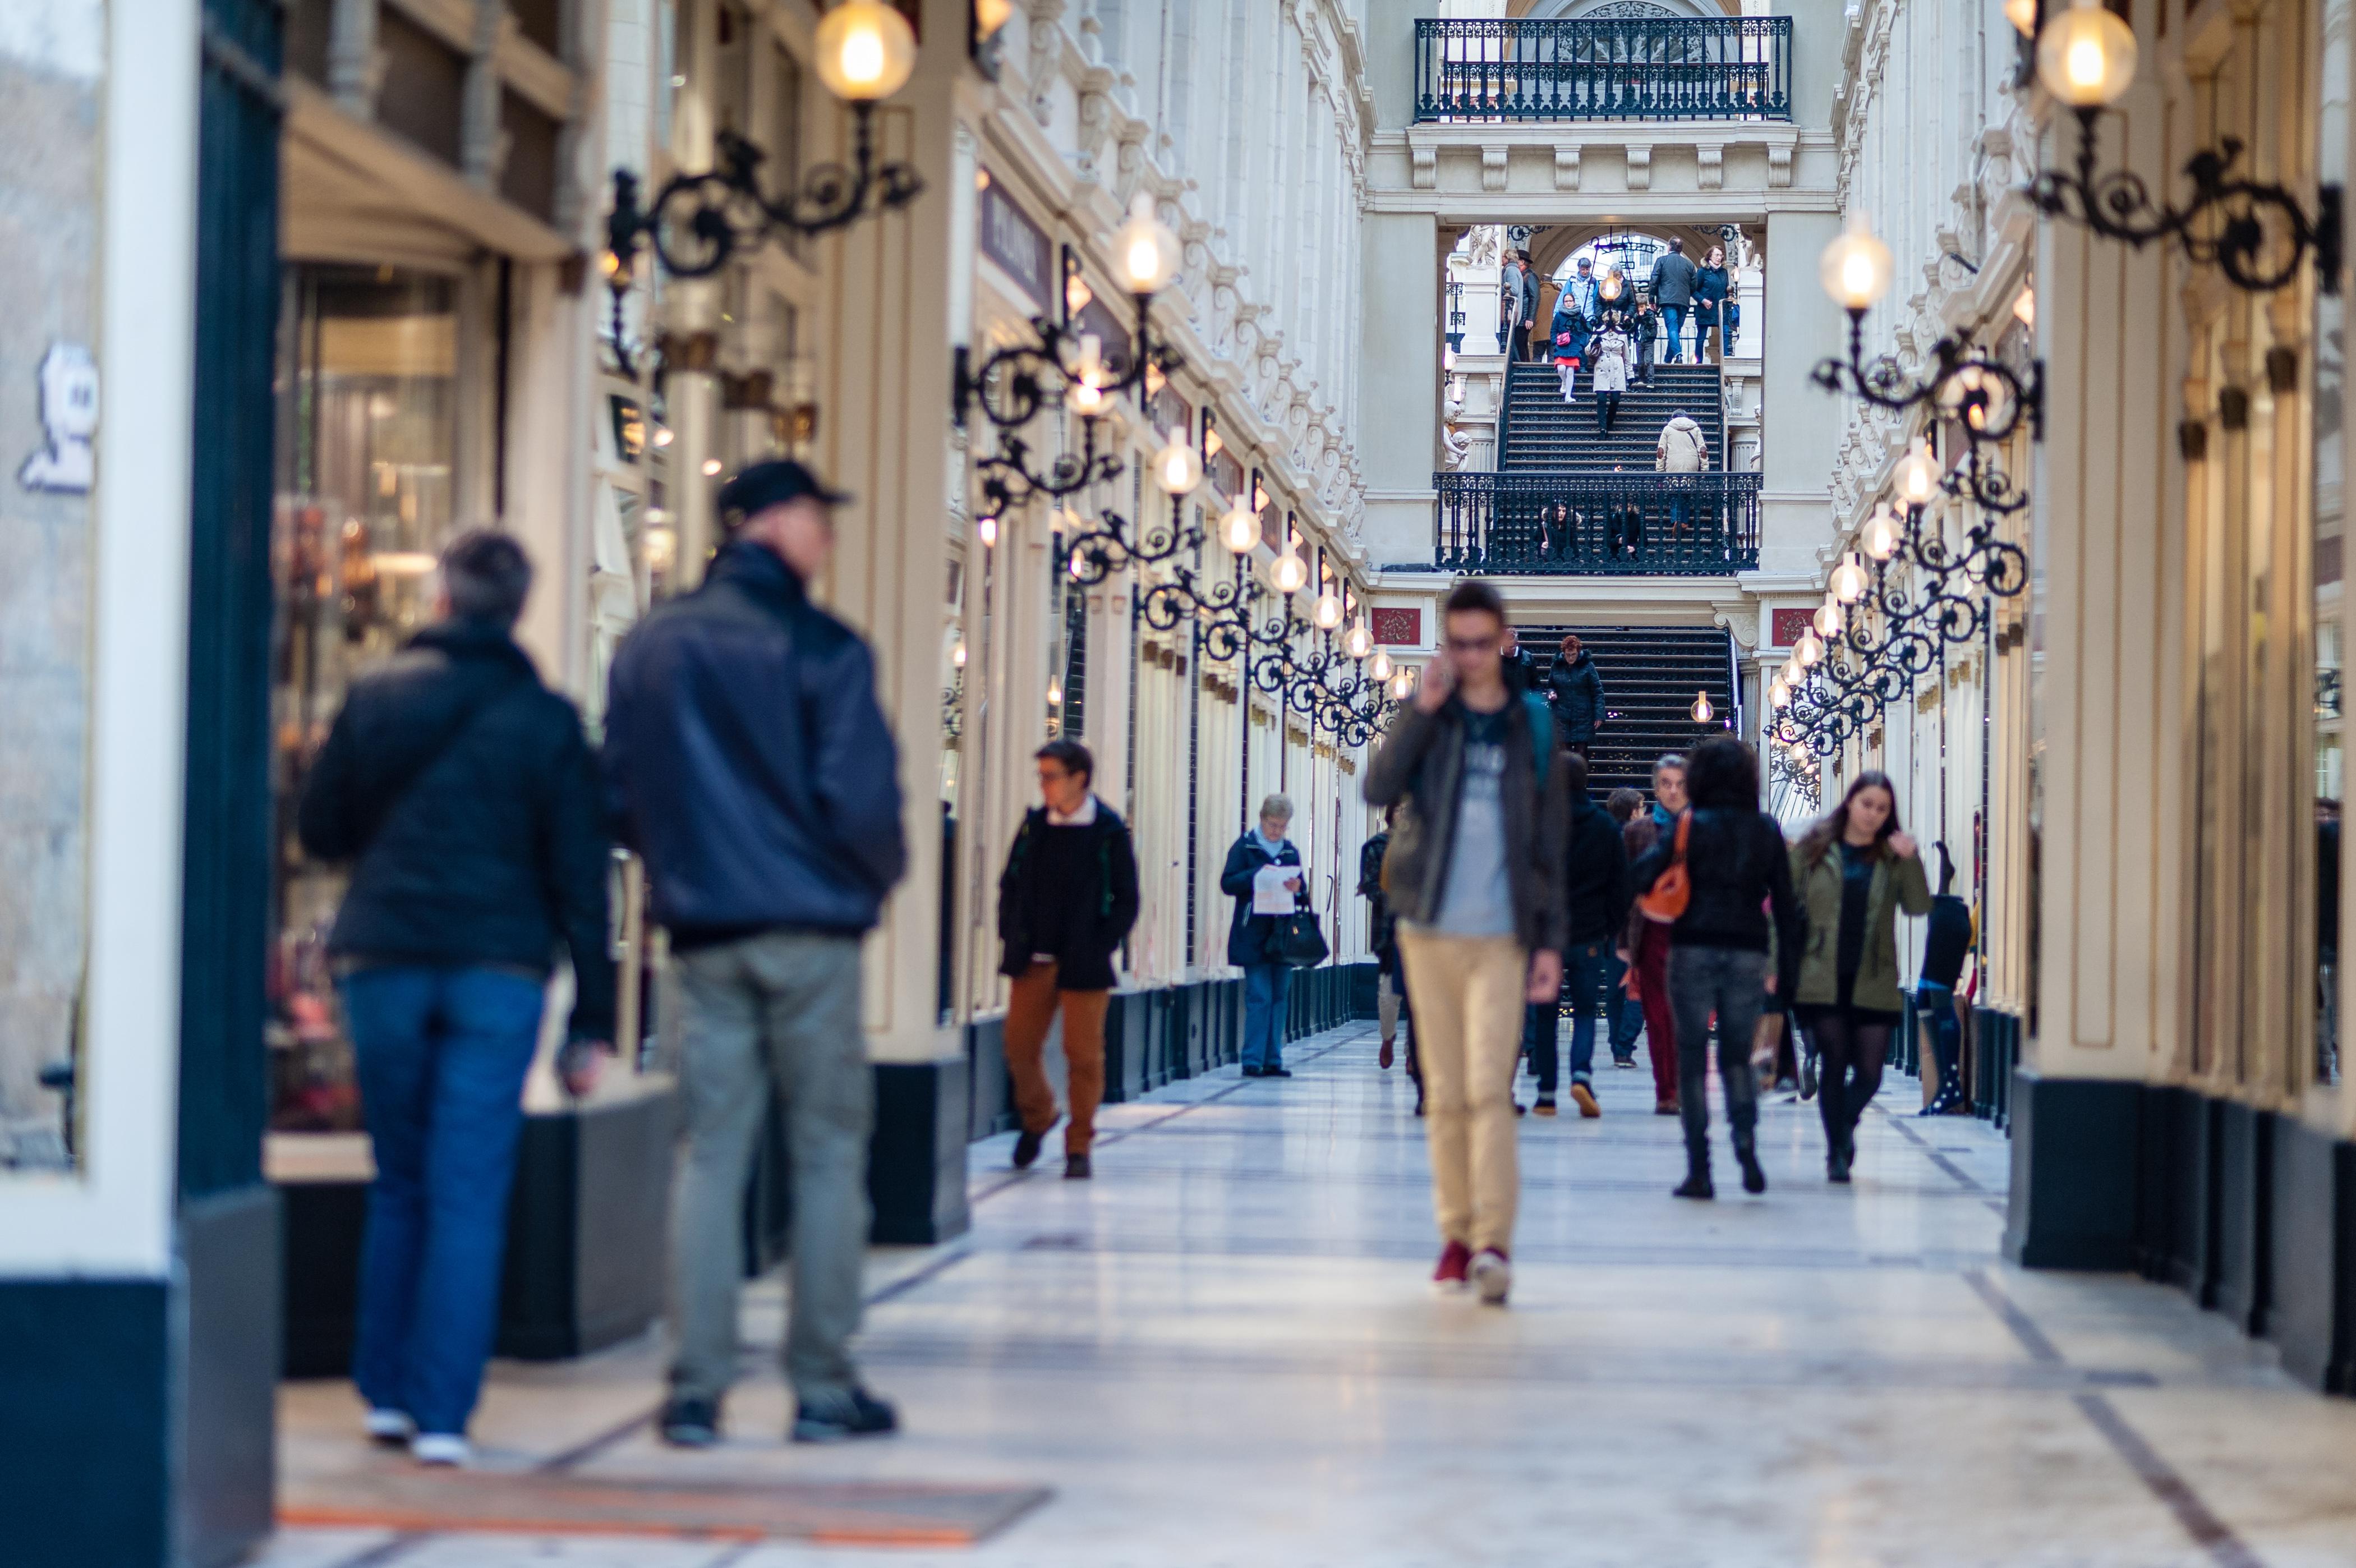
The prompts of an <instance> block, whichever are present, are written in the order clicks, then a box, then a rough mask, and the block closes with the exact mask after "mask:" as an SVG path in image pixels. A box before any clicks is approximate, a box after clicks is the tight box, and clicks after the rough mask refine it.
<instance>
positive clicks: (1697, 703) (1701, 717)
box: [1686, 692, 1718, 725]
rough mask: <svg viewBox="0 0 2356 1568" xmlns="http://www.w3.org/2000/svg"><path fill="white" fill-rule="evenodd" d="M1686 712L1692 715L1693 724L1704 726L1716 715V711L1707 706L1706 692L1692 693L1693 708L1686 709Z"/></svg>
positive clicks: (1707, 697)
mask: <svg viewBox="0 0 2356 1568" xmlns="http://www.w3.org/2000/svg"><path fill="white" fill-rule="evenodd" d="M1686 711H1687V713H1689V714H1692V715H1693V722H1694V723H1696V724H1697V725H1706V724H1708V723H1709V721H1710V720H1711V719H1712V718H1714V717H1716V716H1717V714H1718V710H1717V709H1715V708H1713V707H1711V706H1710V705H1709V693H1708V692H1696V693H1694V700H1693V706H1692V707H1690V708H1687V710H1686Z"/></svg>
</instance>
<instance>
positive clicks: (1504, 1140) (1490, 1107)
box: [1366, 579, 1569, 1306]
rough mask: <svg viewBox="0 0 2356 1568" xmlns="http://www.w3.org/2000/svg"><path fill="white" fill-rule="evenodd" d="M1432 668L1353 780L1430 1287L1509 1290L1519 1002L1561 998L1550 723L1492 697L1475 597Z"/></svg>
mask: <svg viewBox="0 0 2356 1568" xmlns="http://www.w3.org/2000/svg"><path fill="white" fill-rule="evenodd" d="M1440 616H1441V627H1442V640H1441V643H1440V652H1439V656H1438V657H1437V658H1435V659H1434V660H1432V662H1431V664H1430V666H1429V668H1427V669H1426V670H1425V671H1424V676H1423V682H1422V685H1421V686H1420V687H1419V689H1418V690H1417V692H1416V695H1415V700H1414V701H1413V702H1412V703H1409V704H1408V708H1407V709H1406V711H1404V712H1403V713H1401V714H1399V716H1398V719H1397V720H1396V721H1394V723H1393V725H1392V726H1391V732H1390V737H1389V739H1388V740H1387V741H1386V742H1385V743H1384V745H1383V748H1382V750H1381V751H1380V752H1379V753H1378V754H1377V755H1376V757H1375V760H1374V765H1373V766H1372V767H1371V768H1368V769H1367V770H1366V800H1367V802H1368V803H1369V804H1371V805H1375V806H1391V805H1396V806H1398V808H1399V811H1398V818H1397V822H1396V824H1395V825H1394V827H1393V828H1392V830H1391V846H1390V853H1389V854H1388V855H1387V857H1386V859H1385V863H1384V869H1383V891H1384V893H1385V895H1386V896H1387V897H1388V898H1389V899H1390V901H1391V906H1392V908H1393V909H1394V910H1395V911H1396V912H1397V914H1398V945H1399V956H1400V958H1401V959H1402V960H1403V961H1404V962H1405V964H1406V967H1407V980H1408V987H1407V989H1408V997H1409V998H1410V999H1411V1000H1410V1005H1411V1006H1412V1007H1413V1008H1414V1011H1415V1019H1414V1028H1415V1035H1416V1042H1417V1054H1418V1057H1419V1061H1420V1065H1421V1067H1422V1069H1423V1075H1424V1090H1425V1098H1426V1101H1427V1105H1428V1112H1427V1114H1426V1117H1425V1122H1424V1126H1425V1130H1426V1137H1427V1139H1428V1140H1429V1143H1430V1149H1431V1186H1432V1204H1433V1208H1434V1209H1435V1210H1436V1212H1437V1216H1438V1219H1439V1222H1440V1241H1441V1243H1442V1250H1441V1251H1440V1266H1439V1267H1438V1268H1437V1269H1436V1270H1435V1271H1434V1272H1433V1274H1432V1283H1433V1284H1434V1285H1436V1286H1438V1287H1439V1288H1440V1289H1441V1290H1444V1291H1451V1292H1457V1291H1463V1290H1466V1289H1468V1288H1470V1289H1472V1290H1476V1291H1477V1292H1478V1293H1479V1294H1480V1297H1481V1299H1482V1300H1483V1302H1485V1303H1487V1304H1489V1305H1493V1306H1502V1305H1505V1297H1506V1295H1507V1294H1508V1293H1509V1292H1510V1291H1511V1290H1512V1288H1513V1263H1512V1256H1513V1239H1514V1215H1515V1208H1516V1207H1517V1205H1518V1203H1519V1201H1520V1197H1521V1170H1520V1164H1519V1159H1518V1155H1517V1150H1516V1147H1515V1125H1514V1101H1513V1082H1514V1068H1515V1059H1516V1057H1517V1055H1518V1047H1519V1046H1520V1043H1521V1035H1522V1007H1523V1004H1524V1003H1525V1002H1526V1001H1528V1002H1547V1003H1551V1002H1553V1001H1554V1000H1555V998H1556V997H1557V996H1558V995H1559V994H1560V993H1561V990H1562V948H1563V918H1564V917H1563V894H1562V867H1563V849H1564V841H1565V836H1566V831H1567V823H1568V822H1569V794H1568V792H1567V789H1568V786H1567V783H1566V774H1567V770H1566V769H1565V768H1562V767H1561V766H1559V764H1558V759H1557V757H1556V755H1555V754H1556V737H1555V727H1554V716H1553V714H1550V713H1549V712H1548V711H1547V705H1546V703H1544V702H1543V701H1541V700H1540V699H1539V698H1537V696H1534V695H1531V694H1529V693H1526V692H1517V691H1515V690H1514V689H1513V688H1512V687H1511V686H1510V685H1508V684H1507V682H1506V680H1505V671H1504V668H1503V655H1504V652H1505V603H1504V601H1503V600H1501V599H1500V598H1499V597H1498V596H1497V590H1496V589H1495V588H1494V587H1492V586H1490V585H1488V584H1487V583H1484V582H1482V581H1480V580H1478V579H1470V580H1467V581H1465V582H1462V583H1460V584H1458V585H1456V588H1455V590H1454V591H1453V592H1451V594H1450V595H1449V596H1448V598H1447V600H1446V601H1445V602H1444V603H1443V604H1442V606H1441V607H1440Z"/></svg>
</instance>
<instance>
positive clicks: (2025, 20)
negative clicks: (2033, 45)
mask: <svg viewBox="0 0 2356 1568" xmlns="http://www.w3.org/2000/svg"><path fill="white" fill-rule="evenodd" d="M2004 19H2005V20H2006V21H2008V22H2010V23H2011V24H2012V26H2013V30H2014V31H2015V32H2017V33H2019V35H2020V36H2021V37H2022V38H2035V37H2036V36H2037V0H2004Z"/></svg>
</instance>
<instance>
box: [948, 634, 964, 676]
mask: <svg viewBox="0 0 2356 1568" xmlns="http://www.w3.org/2000/svg"><path fill="white" fill-rule="evenodd" d="M949 662H950V663H951V664H953V665H955V666H957V667H958V669H960V670H962V669H964V668H965V639H964V638H962V637H960V638H958V639H957V646H956V647H955V648H952V649H950V650H949Z"/></svg>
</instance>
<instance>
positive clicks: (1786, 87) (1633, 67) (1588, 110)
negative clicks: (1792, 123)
mask: <svg viewBox="0 0 2356 1568" xmlns="http://www.w3.org/2000/svg"><path fill="white" fill-rule="evenodd" d="M1415 70H1416V100H1415V117H1416V119H1417V120H1418V121H1419V122H1429V121H1447V120H1475V121H1502V120H1789V119H1790V118H1791V117H1792V18H1791V17H1789V16H1692V17H1688V16H1605V17H1580V18H1579V19H1577V20H1575V21H1564V20H1551V21H1506V20H1499V21H1471V20H1459V19H1454V18H1449V19H1440V18H1434V17H1423V18H1421V19H1419V20H1418V21H1417V23H1416V25H1415Z"/></svg>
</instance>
